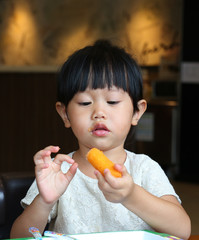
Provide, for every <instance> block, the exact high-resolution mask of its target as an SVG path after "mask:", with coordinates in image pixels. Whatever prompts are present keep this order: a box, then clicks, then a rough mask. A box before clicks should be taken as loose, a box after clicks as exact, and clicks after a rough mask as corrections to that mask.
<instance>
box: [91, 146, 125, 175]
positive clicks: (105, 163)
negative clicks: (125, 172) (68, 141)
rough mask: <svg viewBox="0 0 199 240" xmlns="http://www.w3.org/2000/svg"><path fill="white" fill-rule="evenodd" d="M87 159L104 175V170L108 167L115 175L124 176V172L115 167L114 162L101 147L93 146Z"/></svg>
mask: <svg viewBox="0 0 199 240" xmlns="http://www.w3.org/2000/svg"><path fill="white" fill-rule="evenodd" d="M87 159H88V161H89V162H90V163H91V164H92V165H93V167H94V168H95V169H97V170H98V171H99V172H100V173H101V174H102V175H104V170H105V169H106V168H108V169H109V170H110V172H111V174H112V175H113V176H114V177H122V174H121V173H120V172H119V171H117V170H116V169H115V168H114V163H113V162H112V161H111V160H109V159H108V158H107V157H106V156H105V155H104V153H103V152H102V151H100V150H99V149H97V148H92V149H91V150H90V151H89V152H88V153H87Z"/></svg>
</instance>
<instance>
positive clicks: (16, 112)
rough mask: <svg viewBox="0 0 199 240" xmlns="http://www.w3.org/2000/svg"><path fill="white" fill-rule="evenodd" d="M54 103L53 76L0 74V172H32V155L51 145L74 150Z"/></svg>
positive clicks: (71, 135)
mask: <svg viewBox="0 0 199 240" xmlns="http://www.w3.org/2000/svg"><path fill="white" fill-rule="evenodd" d="M55 102H56V74H55V73H31V72H28V73H13V72H11V73H5V72H4V73H0V106H1V107H0V110H1V117H0V126H1V134H0V172H8V171H33V170H34V164H33V155H34V154H35V153H36V152H37V151H38V150H40V149H42V148H44V147H45V146H48V145H51V144H52V145H59V146H60V147H61V150H60V152H65V153H67V152H70V151H72V150H74V149H76V148H77V142H76V139H75V137H73V134H72V133H71V130H69V129H66V128H65V127H64V124H63V123H62V120H61V118H60V117H59V115H58V114H57V112H56V110H55Z"/></svg>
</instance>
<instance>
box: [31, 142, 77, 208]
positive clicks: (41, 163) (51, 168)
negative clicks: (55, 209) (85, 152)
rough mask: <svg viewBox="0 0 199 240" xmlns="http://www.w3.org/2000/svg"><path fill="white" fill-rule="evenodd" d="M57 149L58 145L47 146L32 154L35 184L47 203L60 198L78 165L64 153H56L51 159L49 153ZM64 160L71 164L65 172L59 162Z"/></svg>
mask: <svg viewBox="0 0 199 240" xmlns="http://www.w3.org/2000/svg"><path fill="white" fill-rule="evenodd" d="M59 149H60V148H59V147H55V146H48V147H46V148H44V149H43V150H41V151H39V152H37V153H36V154H35V156H34V162H35V175H36V181H37V186H38V189H39V193H40V196H41V198H42V199H43V201H44V202H45V203H47V204H54V203H55V202H56V201H57V200H58V199H59V198H60V196H61V195H62V194H63V193H64V192H65V190H66V189H67V187H68V185H69V183H70V181H71V180H72V179H73V177H74V175H75V173H76V170H77V167H78V165H77V163H75V161H74V160H73V159H72V158H70V157H69V156H68V155H65V154H58V155H56V157H55V158H54V161H52V159H51V153H57V152H58V151H59ZM64 161H66V162H68V163H70V164H72V165H71V167H70V168H69V170H68V172H67V173H65V174H64V173H63V172H62V170H61V164H62V162H64Z"/></svg>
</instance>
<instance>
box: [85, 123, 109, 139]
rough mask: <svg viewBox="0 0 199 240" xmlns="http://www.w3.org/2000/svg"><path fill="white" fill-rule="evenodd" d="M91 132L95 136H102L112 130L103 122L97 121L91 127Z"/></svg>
mask: <svg viewBox="0 0 199 240" xmlns="http://www.w3.org/2000/svg"><path fill="white" fill-rule="evenodd" d="M90 132H92V134H93V135H95V136H98V137H102V136H106V135H107V134H108V133H109V132H110V130H109V129H108V128H107V127H106V125H104V124H103V123H97V124H95V125H94V126H93V127H92V128H91V129H90Z"/></svg>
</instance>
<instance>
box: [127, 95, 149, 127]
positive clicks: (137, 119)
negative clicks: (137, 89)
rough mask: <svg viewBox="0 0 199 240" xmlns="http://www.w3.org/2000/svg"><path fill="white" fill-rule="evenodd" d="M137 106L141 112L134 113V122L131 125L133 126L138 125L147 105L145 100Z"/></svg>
mask: <svg viewBox="0 0 199 240" xmlns="http://www.w3.org/2000/svg"><path fill="white" fill-rule="evenodd" d="M137 106H138V109H139V110H138V111H136V112H134V114H133V118H132V122H131V124H132V125H133V126H135V125H137V124H138V121H139V119H140V118H141V116H142V115H143V113H144V112H145V111H146V108H147V103H146V101H145V100H144V99H142V100H140V101H139V102H138V104H137Z"/></svg>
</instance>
